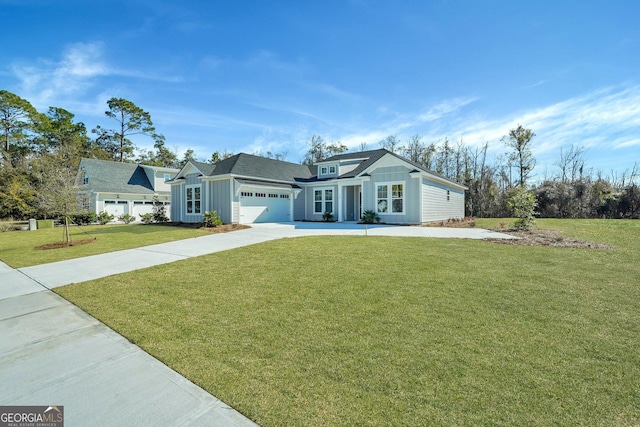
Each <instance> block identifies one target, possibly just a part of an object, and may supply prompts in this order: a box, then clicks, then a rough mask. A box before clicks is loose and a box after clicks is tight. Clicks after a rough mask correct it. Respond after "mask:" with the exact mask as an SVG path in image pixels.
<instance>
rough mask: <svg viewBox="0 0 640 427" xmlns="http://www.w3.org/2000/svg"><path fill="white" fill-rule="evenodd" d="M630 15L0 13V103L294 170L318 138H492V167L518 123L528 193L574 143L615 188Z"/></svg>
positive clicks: (268, 6)
mask: <svg viewBox="0 0 640 427" xmlns="http://www.w3.org/2000/svg"><path fill="white" fill-rule="evenodd" d="M639 16H640V1H637V0H630V1H624V0H620V1H588V0H584V1H562V0H554V1H542V0H538V1H533V0H531V1H515V0H510V1H493V0H486V1H462V0H460V1H455V0H451V1H393V2H390V1H379V2H378V1H364V0H359V1H330V0H325V1H273V2H267V1H253V2H243V1H189V0H182V1H175V2H167V1H156V0H153V1H151V0H127V1H110V0H103V1H99V2H98V1H90V0H86V1H46V0H35V1H29V0H0V22H1V23H2V24H1V25H0V40H2V42H3V43H2V54H1V55H0V57H1V58H2V61H0V88H2V89H6V90H9V91H11V92H14V93H16V94H18V95H20V96H22V97H23V98H25V99H27V100H29V101H30V102H31V103H32V104H33V105H34V106H35V107H36V108H37V109H38V110H39V111H42V112H45V111H46V110H47V108H48V107H49V106H56V107H62V108H65V109H67V110H69V111H71V112H72V113H74V114H76V118H77V119H78V121H82V122H84V123H85V124H86V126H87V128H88V129H92V128H93V127H95V126H96V125H101V126H103V127H107V128H108V127H112V126H113V124H112V123H111V122H110V119H108V118H106V117H105V116H104V111H105V110H106V100H107V99H109V98H111V97H122V98H126V99H128V100H130V101H132V102H134V103H135V104H136V105H138V106H139V107H141V108H143V109H144V110H146V111H148V112H149V113H150V114H151V117H152V119H153V121H154V124H155V125H156V128H157V130H158V131H159V132H161V133H163V134H164V135H165V136H166V140H167V146H168V147H169V148H170V149H172V150H176V151H178V152H179V153H182V152H184V150H185V149H187V148H192V149H193V150H195V152H196V154H197V155H198V157H200V158H202V159H206V158H209V157H210V155H211V153H212V152H214V151H216V150H225V149H226V150H229V151H233V152H235V153H237V152H240V151H244V152H249V153H251V152H256V151H262V152H266V151H271V152H273V153H282V152H286V153H287V159H288V160H290V161H294V162H298V161H300V160H301V159H302V158H303V156H304V152H305V151H306V150H307V148H308V147H307V145H306V141H307V140H308V139H309V137H310V136H311V135H313V134H317V135H320V136H322V137H323V138H324V139H326V140H334V141H341V142H342V143H344V144H346V145H347V146H349V147H351V148H354V149H355V148H357V147H358V146H359V145H360V144H361V143H362V142H365V143H367V145H368V147H369V148H372V149H373V148H378V147H379V141H381V140H382V139H384V138H385V137H386V136H387V135H396V136H398V137H399V138H400V139H401V140H402V141H405V140H406V139H407V138H408V137H409V136H411V135H415V134H419V135H421V136H423V137H424V141H425V142H427V143H430V142H436V141H439V140H442V139H443V138H445V137H447V138H448V139H449V140H450V141H453V142H455V141H458V140H460V139H461V138H462V140H463V141H464V142H465V143H466V144H468V145H470V146H472V147H475V146H478V145H480V144H482V143H484V142H485V141H487V142H489V148H490V156H491V157H493V156H497V155H499V154H500V153H503V152H505V151H506V147H505V146H504V145H503V144H502V143H501V142H500V138H501V137H502V136H503V135H505V134H506V133H507V132H508V130H509V129H511V128H514V127H515V126H517V125H518V124H522V125H523V126H525V127H528V128H531V129H533V130H534V132H535V133H536V137H535V138H534V143H533V151H534V154H535V156H536V158H537V159H538V166H537V167H536V170H535V172H537V175H538V178H540V177H542V176H544V175H548V176H551V175H553V173H554V172H555V171H554V162H556V161H557V160H558V159H559V156H560V150H561V149H564V150H567V149H569V147H570V146H571V145H572V144H573V145H575V146H583V147H585V149H586V153H587V161H588V164H587V165H588V166H589V167H591V168H593V169H595V170H601V171H602V172H603V173H605V174H609V173H610V172H611V171H612V170H616V171H618V172H622V171H624V170H625V169H630V168H631V167H633V165H634V163H635V162H640V25H639V24H638V22H637V19H638V17H639ZM135 142H136V143H137V144H138V145H139V146H141V147H145V146H146V147H145V148H150V147H151V145H152V141H151V140H150V139H146V138H138V139H136V141H135Z"/></svg>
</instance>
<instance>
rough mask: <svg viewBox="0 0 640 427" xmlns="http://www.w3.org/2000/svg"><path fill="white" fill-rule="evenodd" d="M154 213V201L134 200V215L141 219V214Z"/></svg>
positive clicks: (138, 219)
mask: <svg viewBox="0 0 640 427" xmlns="http://www.w3.org/2000/svg"><path fill="white" fill-rule="evenodd" d="M148 213H153V202H142V201H140V202H133V214H132V215H133V216H134V217H135V218H136V221H140V215H144V214H148Z"/></svg>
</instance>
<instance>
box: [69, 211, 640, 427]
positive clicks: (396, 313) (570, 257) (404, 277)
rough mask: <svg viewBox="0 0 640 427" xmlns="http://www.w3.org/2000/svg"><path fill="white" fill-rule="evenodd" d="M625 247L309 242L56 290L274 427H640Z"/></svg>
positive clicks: (615, 232) (634, 297)
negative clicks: (360, 426)
mask: <svg viewBox="0 0 640 427" xmlns="http://www.w3.org/2000/svg"><path fill="white" fill-rule="evenodd" d="M539 223H540V224H541V226H543V227H553V228H563V229H565V230H566V233H567V234H569V235H571V236H572V237H582V238H583V239H586V240H593V241H599V242H603V243H607V244H610V245H613V246H615V247H616V248H617V249H615V250H588V249H568V248H552V247H530V246H512V245H500V244H495V243H489V242H483V241H472V240H457V239H450V240H445V239H427V238H392V237H362V236H360V237H308V238H297V239H284V240H279V241H272V242H268V243H264V244H260V245H254V246H250V247H245V248H241V249H236V250H232V251H227V252H221V253H217V254H212V255H208V256H203V257H199V258H193V259H189V260H185V261H180V262H176V263H172V264H166V265H162V266H159V267H154V268H152V269H147V270H143V271H138V272H134V273H128V274H122V275H118V276H112V277H109V278H105V279H100V280H96V281H92V282H87V283H82V284H78V285H72V286H68V287H64V288H59V289H58V290H57V291H58V292H59V293H60V294H61V295H62V296H64V297H65V298H67V299H69V300H71V301H72V302H74V303H75V304H77V305H78V306H80V307H82V308H83V309H84V310H86V311H88V312H89V313H91V314H92V315H94V316H96V317H97V318H98V319H100V320H102V321H103V322H105V323H106V324H107V325H109V326H110V327H112V328H114V329H115V330H117V331H119V332H120V333H121V334H123V335H124V336H126V337H127V338H129V339H130V340H131V341H133V342H134V343H136V344H137V345H139V346H141V347H142V348H144V349H145V350H146V351H147V352H149V353H150V354H152V355H153V356H155V357H157V358H158V359H160V360H162V361H163V362H165V363H166V364H167V365H169V366H170V367H172V368H173V369H175V370H177V371H178V372H180V373H181V374H183V375H185V376H186V377H187V378H189V379H190V380H192V381H193V382H195V383H196V384H198V385H200V386H202V387H203V388H204V389H206V390H207V391H209V392H211V393H212V394H213V395H215V396H217V397H218V398H220V399H222V400H223V401H224V402H226V403H228V404H229V405H231V406H232V407H234V408H236V409H237V410H239V411H240V412H242V413H243V414H245V415H247V416H248V417H250V418H251V419H253V420H255V421H257V422H258V423H259V424H261V425H264V426H275V425H282V426H316V425H330V426H334V425H345V426H353V425H394V426H395V425H407V426H415V425H473V426H476V425H485V426H495V425H514V426H520V425H544V426H546V425H589V426H597V425H602V426H615V425H620V426H626V425H638V424H639V423H640V393H639V392H638V378H640V267H639V266H638V260H639V258H638V253H640V222H638V221H539Z"/></svg>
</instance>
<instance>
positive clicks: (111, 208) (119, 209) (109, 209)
mask: <svg viewBox="0 0 640 427" xmlns="http://www.w3.org/2000/svg"><path fill="white" fill-rule="evenodd" d="M104 211H105V212H106V213H108V214H111V215H113V217H114V218H116V219H117V218H118V217H119V216H120V215H124V214H126V213H129V203H127V202H126V201H124V200H105V201H104Z"/></svg>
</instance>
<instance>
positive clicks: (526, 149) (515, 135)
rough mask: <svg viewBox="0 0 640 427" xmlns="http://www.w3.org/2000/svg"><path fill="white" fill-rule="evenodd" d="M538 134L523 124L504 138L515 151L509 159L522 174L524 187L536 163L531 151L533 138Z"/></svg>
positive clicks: (521, 184)
mask: <svg viewBox="0 0 640 427" xmlns="http://www.w3.org/2000/svg"><path fill="white" fill-rule="evenodd" d="M534 136H536V134H535V133H533V131H532V130H531V129H526V128H524V127H523V126H522V125H518V127H517V128H515V129H511V130H510V131H509V133H508V134H507V135H506V136H504V137H503V138H502V142H504V143H505V144H506V145H507V146H508V147H509V148H511V149H512V150H513V152H512V153H511V154H510V155H509V160H510V161H511V162H512V163H515V166H516V167H517V168H518V171H519V175H520V183H519V185H520V186H521V187H522V186H524V185H525V183H526V182H527V178H528V177H529V174H531V171H532V170H533V168H534V167H535V165H536V159H535V157H533V153H532V152H531V140H532V139H533V137H534Z"/></svg>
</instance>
